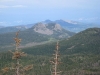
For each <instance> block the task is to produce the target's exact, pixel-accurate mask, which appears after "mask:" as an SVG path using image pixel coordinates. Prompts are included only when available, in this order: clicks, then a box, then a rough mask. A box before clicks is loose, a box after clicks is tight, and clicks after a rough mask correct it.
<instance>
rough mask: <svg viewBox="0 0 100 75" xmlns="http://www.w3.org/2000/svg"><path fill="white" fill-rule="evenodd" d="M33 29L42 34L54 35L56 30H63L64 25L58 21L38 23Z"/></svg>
mask: <svg viewBox="0 0 100 75" xmlns="http://www.w3.org/2000/svg"><path fill="white" fill-rule="evenodd" d="M33 30H34V31H35V32H38V33H41V34H46V35H52V34H53V33H54V31H62V27H61V26H60V25H59V24H56V23H54V24H52V25H48V24H43V23H37V24H36V25H35V26H34V28H33Z"/></svg>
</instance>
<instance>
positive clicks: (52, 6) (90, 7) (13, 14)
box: [0, 0, 100, 26]
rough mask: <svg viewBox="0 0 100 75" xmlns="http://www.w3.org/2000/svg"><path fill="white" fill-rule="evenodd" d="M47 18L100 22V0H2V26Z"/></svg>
mask: <svg viewBox="0 0 100 75" xmlns="http://www.w3.org/2000/svg"><path fill="white" fill-rule="evenodd" d="M47 19H49V20H52V21H54V20H59V19H62V20H73V21H79V22H89V23H99V24H100V22H99V21H100V0H0V26H14V25H26V24H32V23H36V22H41V21H44V20H47Z"/></svg>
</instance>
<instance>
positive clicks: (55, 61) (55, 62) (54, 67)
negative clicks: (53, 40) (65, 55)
mask: <svg viewBox="0 0 100 75" xmlns="http://www.w3.org/2000/svg"><path fill="white" fill-rule="evenodd" d="M53 55H54V58H53V60H52V61H50V62H51V64H52V67H51V68H50V70H51V75H60V73H61V71H58V64H59V63H60V61H59V45H58V42H57V44H56V50H55V54H53Z"/></svg>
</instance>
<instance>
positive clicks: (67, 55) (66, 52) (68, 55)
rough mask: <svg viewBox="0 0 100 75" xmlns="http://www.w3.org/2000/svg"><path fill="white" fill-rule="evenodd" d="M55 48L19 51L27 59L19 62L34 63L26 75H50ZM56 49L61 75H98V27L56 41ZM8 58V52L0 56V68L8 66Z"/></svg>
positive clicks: (9, 62)
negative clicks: (58, 55)
mask: <svg viewBox="0 0 100 75" xmlns="http://www.w3.org/2000/svg"><path fill="white" fill-rule="evenodd" d="M55 47H56V43H55V42H54V43H52V42H51V43H48V44H43V45H38V46H33V47H29V48H24V49H22V51H24V52H25V53H27V54H28V56H27V57H23V58H22V60H21V61H20V62H21V63H22V64H23V65H27V64H33V69H32V70H30V71H29V72H28V74H29V75H33V74H34V75H51V72H50V67H51V64H50V62H49V61H50V60H51V59H52V54H53V53H55V52H54V50H55ZM59 50H60V58H61V59H60V61H61V64H60V65H59V70H60V71H62V74H61V75H100V28H90V29H87V30H85V31H82V32H80V33H78V34H76V35H74V36H73V37H71V38H69V39H68V38H67V39H65V40H62V41H59ZM11 56H12V55H11V53H10V52H1V53H0V68H3V67H5V66H9V65H11V62H12V60H11V59H12V58H11ZM5 60H6V61H5ZM13 62H14V61H13ZM0 73H1V72H0ZM9 75H10V74H9Z"/></svg>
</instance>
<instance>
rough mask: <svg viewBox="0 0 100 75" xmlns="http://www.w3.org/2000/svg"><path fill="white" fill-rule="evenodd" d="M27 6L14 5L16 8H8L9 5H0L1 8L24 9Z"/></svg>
mask: <svg viewBox="0 0 100 75" xmlns="http://www.w3.org/2000/svg"><path fill="white" fill-rule="evenodd" d="M24 7H27V6H24V5H14V6H8V5H0V8H24Z"/></svg>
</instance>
